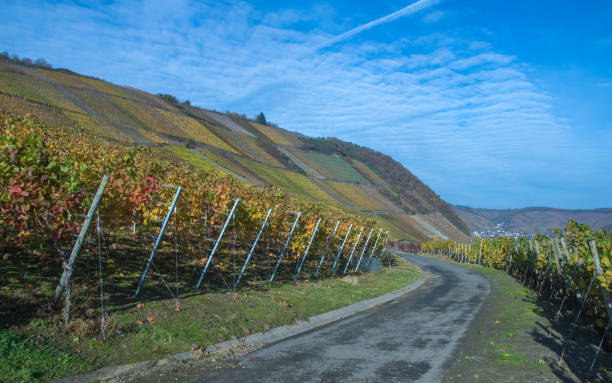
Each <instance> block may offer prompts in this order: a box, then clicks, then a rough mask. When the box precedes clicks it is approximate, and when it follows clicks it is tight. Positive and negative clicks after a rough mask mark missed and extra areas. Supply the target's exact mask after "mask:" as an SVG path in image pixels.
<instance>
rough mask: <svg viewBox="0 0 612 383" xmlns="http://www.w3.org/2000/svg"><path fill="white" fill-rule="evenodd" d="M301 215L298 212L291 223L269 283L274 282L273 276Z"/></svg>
mask: <svg viewBox="0 0 612 383" xmlns="http://www.w3.org/2000/svg"><path fill="white" fill-rule="evenodd" d="M301 215H302V213H301V212H298V213H297V217H295V221H293V225H292V226H291V231H290V232H289V236H288V237H287V240H286V241H285V245H284V246H283V251H281V253H280V256H279V257H278V261H277V262H276V266H275V267H274V272H273V273H272V276H271V277H270V282H272V281H273V280H274V276H276V272H277V271H278V268H279V267H280V264H281V261H282V260H283V256H284V255H285V252H286V251H287V248H288V247H289V243H290V242H291V237H292V236H293V232H294V231H295V228H296V227H297V224H298V222H299V220H300V216H301Z"/></svg>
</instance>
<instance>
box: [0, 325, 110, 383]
mask: <svg viewBox="0 0 612 383" xmlns="http://www.w3.org/2000/svg"><path fill="white" fill-rule="evenodd" d="M96 367H98V366H97V365H96V364H91V363H89V362H88V361H86V360H83V359H81V358H79V357H78V356H76V355H74V354H69V353H66V352H64V351H61V350H58V349H57V348H55V347H53V346H51V345H48V344H44V343H40V342H37V341H36V340H35V339H32V338H24V337H22V336H19V335H17V334H13V333H11V332H9V331H6V330H0V381H1V382H5V383H10V382H46V381H49V380H51V379H54V378H59V377H62V376H66V375H68V374H74V373H76V372H79V371H84V370H90V369H93V368H96Z"/></svg>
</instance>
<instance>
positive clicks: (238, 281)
mask: <svg viewBox="0 0 612 383" xmlns="http://www.w3.org/2000/svg"><path fill="white" fill-rule="evenodd" d="M270 214H272V209H269V210H268V214H266V219H265V220H264V222H263V224H262V225H261V229H259V233H257V237H256V238H255V241H253V246H251V251H249V255H248V256H247V259H246V261H244V266H242V270H241V271H240V275H239V276H238V280H237V281H236V283H235V284H234V290H236V289H237V288H238V285H239V284H240V280H241V279H242V276H243V275H244V271H245V270H246V268H247V266H248V265H249V261H250V260H251V257H252V256H253V252H254V251H255V247H257V242H259V238H261V234H262V233H263V231H264V229H265V228H266V226H267V225H268V220H269V219H270Z"/></svg>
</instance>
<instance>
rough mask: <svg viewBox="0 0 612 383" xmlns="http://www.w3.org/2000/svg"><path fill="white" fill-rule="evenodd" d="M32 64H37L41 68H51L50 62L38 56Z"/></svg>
mask: <svg viewBox="0 0 612 383" xmlns="http://www.w3.org/2000/svg"><path fill="white" fill-rule="evenodd" d="M34 65H36V66H39V67H41V68H51V64H49V63H48V62H47V60H45V59H43V58H38V59H36V61H34Z"/></svg>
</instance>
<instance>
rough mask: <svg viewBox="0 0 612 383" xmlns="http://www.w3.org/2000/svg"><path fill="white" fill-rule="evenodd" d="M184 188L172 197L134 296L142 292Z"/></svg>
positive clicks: (177, 190)
mask: <svg viewBox="0 0 612 383" xmlns="http://www.w3.org/2000/svg"><path fill="white" fill-rule="evenodd" d="M182 190H183V188H182V187H181V186H178V187H177V189H176V193H174V198H173V199H172V204H170V208H169V209H168V213H167V214H166V218H164V222H163V223H162V227H161V229H160V230H159V234H158V235H157V239H156V240H155V245H154V246H153V250H151V255H150V256H149V259H148V260H147V264H146V266H145V269H144V271H143V272H142V276H141V277H140V282H138V287H137V288H136V292H135V293H134V298H136V297H137V296H138V294H140V290H141V289H142V285H143V283H144V281H145V279H146V278H147V273H148V272H149V268H150V267H151V264H153V258H155V253H157V248H158V247H159V244H160V243H161V240H162V238H163V237H164V232H165V231H166V226H168V221H169V220H170V217H171V216H172V213H173V212H174V207H175V206H176V201H178V198H179V196H180V195H181V191H182Z"/></svg>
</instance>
